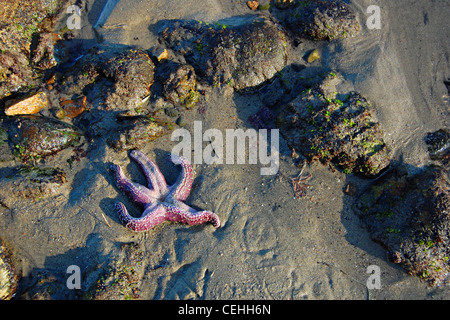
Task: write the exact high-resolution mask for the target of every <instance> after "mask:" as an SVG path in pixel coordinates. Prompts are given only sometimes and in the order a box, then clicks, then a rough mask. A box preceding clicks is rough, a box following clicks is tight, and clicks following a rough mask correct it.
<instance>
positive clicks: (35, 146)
mask: <svg viewBox="0 0 450 320" xmlns="http://www.w3.org/2000/svg"><path fill="white" fill-rule="evenodd" d="M81 137H82V133H81V132H80V131H79V130H78V129H77V128H76V127H74V126H72V125H70V124H67V123H65V122H62V121H59V120H56V119H52V118H47V117H41V116H33V115H28V116H20V117H14V118H11V120H10V121H9V126H8V138H9V143H10V146H11V147H12V148H13V151H14V154H15V155H16V156H17V157H18V158H20V159H21V160H23V161H27V160H31V159H36V158H40V157H45V156H48V155H51V154H54V153H56V152H58V151H61V150H63V149H65V148H67V147H70V146H75V145H77V144H78V143H79V142H80V141H81Z"/></svg>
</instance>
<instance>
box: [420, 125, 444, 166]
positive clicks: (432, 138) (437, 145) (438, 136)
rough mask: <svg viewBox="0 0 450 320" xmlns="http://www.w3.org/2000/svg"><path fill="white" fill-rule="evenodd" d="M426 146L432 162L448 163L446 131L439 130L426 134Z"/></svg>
mask: <svg viewBox="0 0 450 320" xmlns="http://www.w3.org/2000/svg"><path fill="white" fill-rule="evenodd" d="M425 142H426V144H427V145H428V153H429V154H430V158H431V159H432V160H443V161H444V163H445V164H446V163H448V161H449V157H450V132H448V130H447V129H440V130H438V131H435V132H431V133H428V134H427V135H426V137H425Z"/></svg>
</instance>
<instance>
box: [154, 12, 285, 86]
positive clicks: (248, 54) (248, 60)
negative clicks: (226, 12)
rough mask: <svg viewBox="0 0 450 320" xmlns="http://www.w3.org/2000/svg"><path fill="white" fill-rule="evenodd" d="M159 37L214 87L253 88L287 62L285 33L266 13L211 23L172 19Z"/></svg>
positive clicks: (270, 76) (202, 79)
mask: <svg viewBox="0 0 450 320" xmlns="http://www.w3.org/2000/svg"><path fill="white" fill-rule="evenodd" d="M159 36H160V39H161V40H162V41H163V42H165V43H166V44H167V46H168V47H169V48H171V49H173V50H174V51H175V52H176V53H178V54H181V55H183V56H184V57H185V59H186V61H187V62H188V63H189V64H190V65H192V66H193V67H194V69H195V72H196V74H197V76H198V77H199V78H200V80H201V81H203V82H205V83H206V84H207V85H212V86H219V85H222V84H229V85H231V86H232V87H234V88H235V89H236V90H243V89H251V88H253V87H256V86H259V85H261V84H262V83H264V82H265V81H267V80H269V79H271V78H272V77H273V76H274V75H275V74H276V73H277V72H278V71H280V70H282V69H283V68H284V67H285V65H286V61H287V51H288V41H287V38H286V36H285V34H284V32H283V31H282V30H281V29H280V28H279V26H277V25H276V24H275V23H273V22H272V21H271V20H270V19H268V18H266V17H263V16H257V15H249V16H237V17H232V18H229V19H224V20H221V21H220V23H212V24H210V23H204V22H202V21H193V20H191V21H184V20H171V21H167V22H166V23H165V24H164V25H163V26H162V28H161V30H160V32H159Z"/></svg>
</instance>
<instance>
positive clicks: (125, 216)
mask: <svg viewBox="0 0 450 320" xmlns="http://www.w3.org/2000/svg"><path fill="white" fill-rule="evenodd" d="M115 207H116V210H117V211H118V213H119V219H120V221H121V222H122V223H123V225H125V227H127V228H128V229H130V230H133V231H147V230H149V229H151V228H153V227H154V226H156V225H158V224H160V223H162V222H164V221H165V220H166V219H167V218H166V215H167V212H166V208H165V207H164V206H162V205H161V204H155V205H154V206H151V207H149V208H147V209H146V210H145V211H144V213H143V214H142V216H141V217H140V218H134V217H132V216H131V215H130V214H129V213H128V210H127V208H126V207H125V205H124V204H123V203H121V202H117V203H116V204H115Z"/></svg>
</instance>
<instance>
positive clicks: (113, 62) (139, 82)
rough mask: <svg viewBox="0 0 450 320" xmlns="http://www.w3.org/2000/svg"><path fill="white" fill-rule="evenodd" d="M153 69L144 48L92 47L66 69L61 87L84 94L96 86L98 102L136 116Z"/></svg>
mask: <svg viewBox="0 0 450 320" xmlns="http://www.w3.org/2000/svg"><path fill="white" fill-rule="evenodd" d="M154 69H155V65H154V64H153V62H152V60H151V58H150V56H149V55H148V54H147V53H146V52H145V51H143V50H140V49H132V48H129V47H123V46H120V47H117V46H103V47H98V48H93V49H91V50H90V51H89V53H87V54H86V55H84V56H82V57H81V58H80V59H79V60H78V61H77V62H76V63H75V65H74V66H72V67H71V68H69V69H68V70H67V71H66V77H65V78H64V79H63V83H64V85H63V90H64V92H65V93H67V94H76V95H87V94H89V92H90V91H92V90H94V89H96V88H97V87H98V89H97V90H99V91H100V92H99V95H100V96H101V100H102V104H101V105H102V107H103V106H104V108H105V109H106V110H114V111H129V113H130V115H137V114H138V112H137V111H136V109H138V108H139V106H140V105H141V104H142V103H143V101H144V100H145V98H146V97H147V96H148V94H149V93H150V87H151V85H152V84H153V80H154ZM105 81H106V83H105ZM105 87H106V88H107V89H106V90H105Z"/></svg>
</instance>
